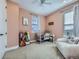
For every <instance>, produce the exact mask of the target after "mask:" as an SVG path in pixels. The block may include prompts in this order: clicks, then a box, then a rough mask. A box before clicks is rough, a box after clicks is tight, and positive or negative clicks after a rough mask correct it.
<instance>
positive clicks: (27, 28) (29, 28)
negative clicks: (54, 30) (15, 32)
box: [19, 8, 45, 39]
mask: <svg viewBox="0 0 79 59" xmlns="http://www.w3.org/2000/svg"><path fill="white" fill-rule="evenodd" d="M32 15H35V14H32V13H30V12H28V11H26V10H24V9H22V8H20V14H19V17H20V19H19V31H24V32H25V31H28V32H29V33H30V36H31V39H34V33H32ZM39 16H40V15H39ZM23 17H27V18H28V19H29V21H28V22H29V25H28V26H24V25H23V24H22V19H23ZM40 18H41V19H40V26H41V32H44V31H45V17H44V16H40Z"/></svg>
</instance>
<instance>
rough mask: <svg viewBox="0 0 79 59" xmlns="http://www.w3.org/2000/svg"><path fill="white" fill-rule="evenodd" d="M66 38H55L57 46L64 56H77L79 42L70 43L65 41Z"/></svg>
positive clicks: (78, 54) (78, 53)
mask: <svg viewBox="0 0 79 59" xmlns="http://www.w3.org/2000/svg"><path fill="white" fill-rule="evenodd" d="M66 41H67V39H66V38H60V39H58V40H57V42H56V43H57V48H58V49H59V51H60V52H61V53H62V55H63V56H64V57H65V58H68V57H70V56H79V44H70V43H67V42H66Z"/></svg>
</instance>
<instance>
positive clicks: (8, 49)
mask: <svg viewBox="0 0 79 59" xmlns="http://www.w3.org/2000/svg"><path fill="white" fill-rule="evenodd" d="M18 47H19V46H18V45H17V46H14V47H11V48H7V49H6V51H10V50H14V49H17V48H18Z"/></svg>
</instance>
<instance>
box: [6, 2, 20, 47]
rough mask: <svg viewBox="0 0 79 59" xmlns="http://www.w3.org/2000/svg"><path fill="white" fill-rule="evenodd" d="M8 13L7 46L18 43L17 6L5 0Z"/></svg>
mask: <svg viewBox="0 0 79 59" xmlns="http://www.w3.org/2000/svg"><path fill="white" fill-rule="evenodd" d="M7 14H8V41H7V42H8V47H12V46H16V45H18V32H19V7H18V6H17V5H16V4H14V3H11V2H9V1H8V2H7Z"/></svg>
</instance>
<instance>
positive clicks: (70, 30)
mask: <svg viewBox="0 0 79 59" xmlns="http://www.w3.org/2000/svg"><path fill="white" fill-rule="evenodd" d="M64 34H65V35H73V34H74V20H73V11H71V12H68V13H65V14H64Z"/></svg>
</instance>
